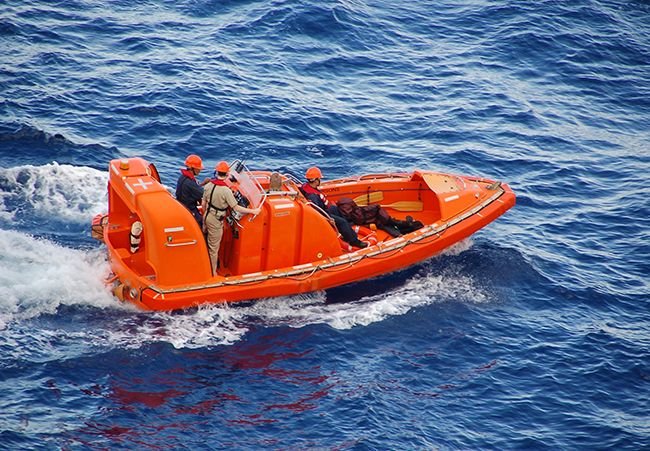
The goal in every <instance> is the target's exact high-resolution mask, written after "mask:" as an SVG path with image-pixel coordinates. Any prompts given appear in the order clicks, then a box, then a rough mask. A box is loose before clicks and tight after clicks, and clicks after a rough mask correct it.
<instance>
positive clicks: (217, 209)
mask: <svg viewBox="0 0 650 451" xmlns="http://www.w3.org/2000/svg"><path fill="white" fill-rule="evenodd" d="M215 169H216V173H217V177H216V178H214V179H212V180H210V182H212V183H210V184H208V186H206V187H205V190H204V191H203V199H202V201H201V206H202V207H203V232H204V233H207V235H208V252H209V253H210V264H211V265H212V275H213V276H214V275H216V273H217V261H218V259H219V247H220V246H221V237H222V236H223V221H224V219H225V218H226V214H227V210H228V208H232V209H233V210H235V211H237V212H239V213H251V214H253V215H258V214H260V211H261V209H260V208H259V207H257V208H246V207H242V206H241V205H239V204H237V200H236V199H235V195H234V194H233V193H232V191H230V188H229V187H228V185H226V182H225V180H226V177H227V176H228V171H229V170H230V166H228V163H226V162H225V161H220V162H219V164H217V166H216V168H215Z"/></svg>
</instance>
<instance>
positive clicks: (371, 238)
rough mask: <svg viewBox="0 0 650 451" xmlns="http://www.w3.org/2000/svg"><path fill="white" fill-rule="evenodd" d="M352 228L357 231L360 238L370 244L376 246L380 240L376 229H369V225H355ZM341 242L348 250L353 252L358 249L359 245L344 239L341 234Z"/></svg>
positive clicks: (343, 247) (342, 246)
mask: <svg viewBox="0 0 650 451" xmlns="http://www.w3.org/2000/svg"><path fill="white" fill-rule="evenodd" d="M352 230H354V231H355V232H356V234H357V237H359V240H360V241H363V242H364V243H366V244H367V245H368V246H374V245H375V244H377V243H378V242H379V240H378V239H377V234H376V233H375V231H374V230H371V229H369V228H368V227H364V226H359V225H353V226H352ZM339 243H340V245H341V249H343V250H344V251H346V252H353V251H355V250H357V249H358V248H357V247H354V246H352V245H351V244H350V243H348V242H346V241H343V239H342V238H341V235H339Z"/></svg>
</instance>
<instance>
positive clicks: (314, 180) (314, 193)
mask: <svg viewBox="0 0 650 451" xmlns="http://www.w3.org/2000/svg"><path fill="white" fill-rule="evenodd" d="M305 178H306V179H307V182H306V183H305V184H303V185H302V186H301V187H300V191H302V193H303V194H304V195H305V197H306V198H307V200H308V201H310V202H311V203H312V204H314V205H316V206H317V207H318V208H319V209H320V210H319V211H321V213H323V214H326V215H329V217H330V218H331V219H332V220H334V224H335V225H336V228H337V230H338V231H339V233H340V234H341V237H342V238H343V241H345V242H346V243H350V244H351V245H352V246H355V247H359V248H364V247H367V246H368V244H367V243H364V242H363V241H361V240H360V239H359V237H358V236H357V233H356V232H355V231H354V230H353V229H352V226H351V224H350V223H349V222H348V221H347V219H345V218H344V217H343V216H341V214H340V212H339V210H338V208H337V207H336V205H334V204H333V203H330V202H329V200H327V196H326V195H325V194H324V193H323V192H322V191H321V190H320V189H318V187H319V186H320V181H321V179H322V178H323V174H322V172H321V171H320V169H318V168H317V167H316V166H313V167H311V168H309V169H307V172H306V173H305Z"/></svg>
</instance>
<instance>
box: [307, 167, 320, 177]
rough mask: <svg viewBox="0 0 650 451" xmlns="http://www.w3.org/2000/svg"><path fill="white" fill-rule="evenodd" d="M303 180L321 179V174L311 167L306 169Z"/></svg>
mask: <svg viewBox="0 0 650 451" xmlns="http://www.w3.org/2000/svg"><path fill="white" fill-rule="evenodd" d="M305 178H306V179H307V180H314V179H322V178H323V174H322V173H321V172H320V169H318V168H317V167H316V166H312V167H311V168H309V169H307V172H305Z"/></svg>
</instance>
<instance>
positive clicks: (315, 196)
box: [300, 183, 330, 211]
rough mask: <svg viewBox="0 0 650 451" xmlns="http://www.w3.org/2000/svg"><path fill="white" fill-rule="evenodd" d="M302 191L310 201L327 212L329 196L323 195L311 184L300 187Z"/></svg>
mask: <svg viewBox="0 0 650 451" xmlns="http://www.w3.org/2000/svg"><path fill="white" fill-rule="evenodd" d="M300 191H302V193H303V194H304V195H305V197H306V198H307V200H308V201H310V202H311V203H313V204H315V205H316V206H317V207H319V208H322V209H323V210H325V211H327V207H329V205H330V202H329V200H327V196H325V194H323V193H322V192H321V191H320V190H319V189H318V188H314V187H313V186H311V185H310V184H309V183H305V184H303V185H302V186H301V187H300Z"/></svg>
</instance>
